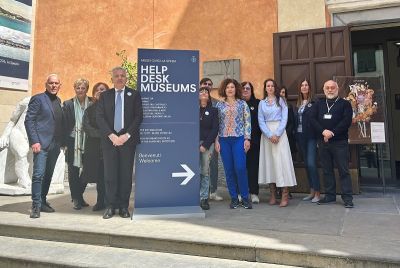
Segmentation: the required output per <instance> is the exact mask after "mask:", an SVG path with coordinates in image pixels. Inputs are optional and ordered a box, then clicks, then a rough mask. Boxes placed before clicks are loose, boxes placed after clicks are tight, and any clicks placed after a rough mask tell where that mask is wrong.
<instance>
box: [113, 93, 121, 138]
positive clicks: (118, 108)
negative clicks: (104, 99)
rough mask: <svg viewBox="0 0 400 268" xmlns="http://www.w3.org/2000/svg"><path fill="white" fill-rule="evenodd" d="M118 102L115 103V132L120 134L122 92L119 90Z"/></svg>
mask: <svg viewBox="0 0 400 268" xmlns="http://www.w3.org/2000/svg"><path fill="white" fill-rule="evenodd" d="M116 92H117V100H116V102H115V113H114V130H115V131H116V132H117V133H118V132H120V131H121V129H122V97H121V93H122V90H117V91H116Z"/></svg>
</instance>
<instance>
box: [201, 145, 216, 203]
mask: <svg viewBox="0 0 400 268" xmlns="http://www.w3.org/2000/svg"><path fill="white" fill-rule="evenodd" d="M213 152H214V144H212V145H211V146H210V148H209V149H208V150H207V151H205V152H204V153H200V199H207V198H208V191H209V188H210V158H211V154H212V153H213Z"/></svg>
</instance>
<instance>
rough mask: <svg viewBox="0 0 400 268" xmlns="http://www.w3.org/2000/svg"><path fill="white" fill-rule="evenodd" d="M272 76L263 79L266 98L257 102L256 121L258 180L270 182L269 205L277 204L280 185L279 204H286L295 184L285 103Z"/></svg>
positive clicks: (284, 205) (283, 205)
mask: <svg viewBox="0 0 400 268" xmlns="http://www.w3.org/2000/svg"><path fill="white" fill-rule="evenodd" d="M279 93H280V92H279V89H278V87H277V84H276V82H275V80H273V79H267V80H265V81H264V94H265V96H266V97H265V99H264V100H262V101H260V104H259V106H258V123H259V125H260V129H261V131H262V135H261V143H260V164H259V175H258V182H259V183H260V184H266V183H267V184H269V189H270V192H271V197H270V200H269V204H270V205H275V204H277V201H276V196H275V195H276V187H282V188H283V190H282V199H281V203H280V205H279V206H280V207H286V206H287V205H288V204H289V190H288V187H291V186H295V185H297V183H296V176H295V174H294V168H293V161H292V156H291V153H290V147H289V141H288V138H287V135H286V131H285V128H286V123H287V118H288V107H287V105H286V102H285V101H284V100H283V99H282V98H280V96H279Z"/></svg>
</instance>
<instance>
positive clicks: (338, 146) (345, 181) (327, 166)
mask: <svg viewBox="0 0 400 268" xmlns="http://www.w3.org/2000/svg"><path fill="white" fill-rule="evenodd" d="M319 148H320V159H321V164H322V169H323V171H324V184H325V190H326V194H325V197H326V199H328V200H330V201H332V200H336V179H335V173H334V171H333V168H334V166H333V162H335V164H336V166H337V168H338V171H339V178H340V186H341V188H342V199H343V201H345V202H346V201H352V200H353V195H352V194H353V189H352V185H351V177H350V172H349V144H348V142H347V140H341V141H333V142H329V143H326V142H321V143H320V145H319Z"/></svg>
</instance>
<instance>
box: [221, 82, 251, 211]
mask: <svg viewBox="0 0 400 268" xmlns="http://www.w3.org/2000/svg"><path fill="white" fill-rule="evenodd" d="M219 95H220V96H221V97H222V98H223V100H222V101H220V102H218V103H217V105H216V108H217V109H218V117H219V131H218V137H217V140H216V142H215V147H216V150H217V151H218V152H221V157H222V162H223V164H224V170H225V177H226V184H227V186H228V190H229V195H230V197H231V204H230V208H232V209H235V208H238V207H239V205H240V204H239V198H238V194H240V195H241V197H242V203H241V205H242V206H243V207H244V208H245V209H251V208H252V204H251V200H250V199H249V185H248V179H247V170H246V152H247V151H248V150H249V149H250V139H251V118H250V109H249V107H248V106H247V104H246V102H245V101H244V100H242V99H241V96H242V86H241V85H240V84H239V82H238V81H236V80H235V79H231V78H227V79H225V80H223V81H222V82H221V86H220V88H219ZM237 187H238V188H239V193H238V191H237Z"/></svg>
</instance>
